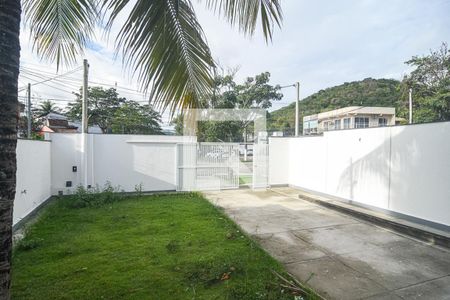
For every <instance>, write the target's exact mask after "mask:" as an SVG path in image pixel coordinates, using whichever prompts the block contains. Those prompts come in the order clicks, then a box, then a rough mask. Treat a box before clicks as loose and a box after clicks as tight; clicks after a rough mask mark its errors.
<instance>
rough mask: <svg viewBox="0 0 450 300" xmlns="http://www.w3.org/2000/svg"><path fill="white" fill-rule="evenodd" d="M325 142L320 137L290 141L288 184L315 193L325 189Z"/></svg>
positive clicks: (292, 139)
mask: <svg viewBox="0 0 450 300" xmlns="http://www.w3.org/2000/svg"><path fill="white" fill-rule="evenodd" d="M326 150H327V145H326V140H324V139H323V138H322V137H304V138H291V139H290V150H289V153H290V156H289V184H291V185H295V186H299V187H303V188H306V189H310V190H315V191H323V190H324V189H325V174H326V173H325V171H326V162H327V157H326V154H327V151H326Z"/></svg>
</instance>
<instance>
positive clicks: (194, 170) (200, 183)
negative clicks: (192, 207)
mask: <svg viewBox="0 0 450 300" xmlns="http://www.w3.org/2000/svg"><path fill="white" fill-rule="evenodd" d="M177 165H178V175H177V190H178V191H204V190H222V189H234V188H236V189H237V188H239V144H234V143H192V144H178V145H177Z"/></svg>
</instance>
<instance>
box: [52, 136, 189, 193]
mask: <svg viewBox="0 0 450 300" xmlns="http://www.w3.org/2000/svg"><path fill="white" fill-rule="evenodd" d="M50 138H51V141H52V143H51V144H52V193H53V194H54V195H56V194H58V192H60V191H62V192H63V193H64V194H67V193H70V192H73V191H74V189H76V187H77V186H79V185H81V184H82V183H83V181H84V180H83V178H84V177H83V172H82V169H83V166H82V161H83V153H82V146H81V145H82V144H81V143H82V135H81V134H51V135H50ZM87 140H88V143H87V145H88V147H87V153H86V157H87V169H88V172H87V174H88V176H87V184H88V185H91V186H92V187H95V186H96V185H99V186H100V187H102V186H104V185H105V184H106V183H107V182H110V183H111V185H112V186H114V187H119V188H120V189H121V190H124V191H125V192H134V191H135V190H136V186H137V185H141V188H142V190H143V191H171V190H176V184H177V170H176V168H177V165H176V163H177V162H176V158H177V157H176V145H177V143H183V142H186V141H191V142H192V141H194V142H195V141H196V140H195V138H193V137H183V136H163V135H158V136H147V135H102V134H89V135H87ZM74 166H75V167H77V171H76V172H73V170H72V167H74ZM66 181H72V187H71V188H67V187H66Z"/></svg>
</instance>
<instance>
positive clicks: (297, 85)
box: [295, 82, 300, 136]
mask: <svg viewBox="0 0 450 300" xmlns="http://www.w3.org/2000/svg"><path fill="white" fill-rule="evenodd" d="M295 87H296V89H297V100H295V136H298V129H299V123H300V120H299V115H298V104H299V102H300V82H297V83H295Z"/></svg>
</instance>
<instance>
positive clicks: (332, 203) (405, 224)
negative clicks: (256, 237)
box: [298, 191, 450, 249]
mask: <svg viewBox="0 0 450 300" xmlns="http://www.w3.org/2000/svg"><path fill="white" fill-rule="evenodd" d="M298 197H299V198H300V199H303V200H306V201H309V202H312V203H316V204H319V205H321V206H324V207H327V208H331V209H334V210H336V211H339V212H343V213H345V214H349V215H351V216H354V217H356V218H358V219H361V220H364V221H369V222H371V223H374V224H376V225H378V226H380V227H384V228H388V229H391V230H394V231H397V232H399V233H402V234H405V235H409V236H411V237H413V238H416V239H418V240H421V241H424V242H427V243H431V244H434V245H438V246H442V247H445V248H448V249H450V233H447V232H444V231H440V230H437V229H434V228H431V227H427V226H424V225H421V224H416V223H413V222H410V221H406V220H403V219H400V218H396V217H392V216H389V215H386V214H383V213H380V212H374V211H372V210H369V209H366V208H362V207H359V206H355V205H351V204H347V203H344V202H342V201H338V200H334V199H332V198H325V197H323V196H316V195H313V194H309V193H304V192H301V191H299V195H298Z"/></svg>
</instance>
